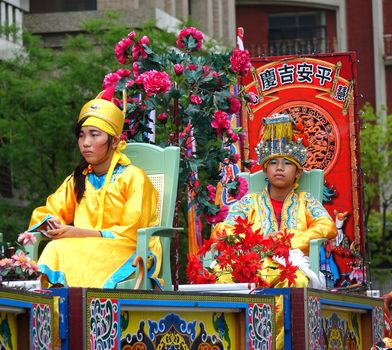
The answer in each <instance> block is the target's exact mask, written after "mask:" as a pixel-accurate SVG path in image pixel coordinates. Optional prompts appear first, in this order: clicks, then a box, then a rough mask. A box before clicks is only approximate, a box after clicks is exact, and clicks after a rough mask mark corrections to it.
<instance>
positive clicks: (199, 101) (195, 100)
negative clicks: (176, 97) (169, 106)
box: [189, 95, 203, 105]
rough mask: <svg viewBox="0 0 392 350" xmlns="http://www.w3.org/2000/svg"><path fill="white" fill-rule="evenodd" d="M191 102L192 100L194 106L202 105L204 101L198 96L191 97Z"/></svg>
mask: <svg viewBox="0 0 392 350" xmlns="http://www.w3.org/2000/svg"><path fill="white" fill-rule="evenodd" d="M189 100H190V102H191V103H192V104H193V105H201V104H202V102H203V101H202V99H201V98H200V97H199V96H197V95H191V97H190V98H189Z"/></svg>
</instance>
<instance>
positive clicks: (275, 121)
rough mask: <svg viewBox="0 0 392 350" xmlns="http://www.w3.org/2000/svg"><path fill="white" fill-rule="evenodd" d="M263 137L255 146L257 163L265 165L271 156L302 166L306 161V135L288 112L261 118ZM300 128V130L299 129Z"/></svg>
mask: <svg viewBox="0 0 392 350" xmlns="http://www.w3.org/2000/svg"><path fill="white" fill-rule="evenodd" d="M263 125H264V133H263V138H262V140H261V141H260V142H259V144H258V145H257V147H256V148H255V151H256V154H257V160H258V163H259V164H260V165H262V166H265V165H266V164H267V163H268V162H269V161H270V160H271V159H272V158H276V157H284V158H286V159H288V160H290V161H292V162H293V163H295V164H296V165H297V167H298V168H302V166H303V165H304V164H305V161H306V152H307V150H306V147H305V145H304V144H307V135H306V134H304V133H303V126H302V125H298V124H297V125H296V124H295V123H294V119H293V118H292V117H291V116H290V115H288V114H274V115H272V116H271V117H268V118H263ZM300 129H302V130H300Z"/></svg>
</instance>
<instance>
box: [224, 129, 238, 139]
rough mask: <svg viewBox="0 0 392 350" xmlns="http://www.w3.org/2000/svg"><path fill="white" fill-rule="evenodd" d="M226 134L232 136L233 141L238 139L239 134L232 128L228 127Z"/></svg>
mask: <svg viewBox="0 0 392 350" xmlns="http://www.w3.org/2000/svg"><path fill="white" fill-rule="evenodd" d="M226 135H227V136H228V137H230V139H231V141H232V142H237V141H238V135H237V134H236V133H235V132H234V131H233V130H232V129H231V128H229V129H226Z"/></svg>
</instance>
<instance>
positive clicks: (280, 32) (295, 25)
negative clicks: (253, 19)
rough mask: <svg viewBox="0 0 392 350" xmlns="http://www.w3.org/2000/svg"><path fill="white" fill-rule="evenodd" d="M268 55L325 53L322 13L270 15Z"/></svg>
mask: <svg viewBox="0 0 392 350" xmlns="http://www.w3.org/2000/svg"><path fill="white" fill-rule="evenodd" d="M268 23H269V40H268V46H269V47H268V49H269V55H271V56H279V55H295V54H309V53H314V52H315V53H322V52H325V49H326V45H325V41H326V40H325V39H326V25H325V15H324V13H323V12H292V13H279V14H270V15H269V16H268Z"/></svg>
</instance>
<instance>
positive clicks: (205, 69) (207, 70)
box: [202, 66, 210, 77]
mask: <svg viewBox="0 0 392 350" xmlns="http://www.w3.org/2000/svg"><path fill="white" fill-rule="evenodd" d="M202 68H203V71H204V74H203V75H204V76H205V77H206V76H207V75H208V74H209V73H210V68H209V67H207V66H203V67H202Z"/></svg>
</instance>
